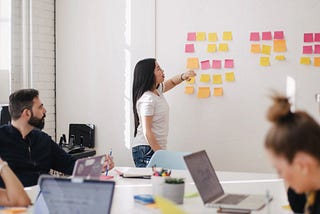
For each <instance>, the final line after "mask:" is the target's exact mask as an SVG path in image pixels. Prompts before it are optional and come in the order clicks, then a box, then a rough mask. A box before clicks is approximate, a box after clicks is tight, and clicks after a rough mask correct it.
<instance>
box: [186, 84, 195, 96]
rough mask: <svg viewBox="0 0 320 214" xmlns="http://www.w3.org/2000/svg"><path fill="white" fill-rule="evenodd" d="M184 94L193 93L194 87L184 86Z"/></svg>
mask: <svg viewBox="0 0 320 214" xmlns="http://www.w3.org/2000/svg"><path fill="white" fill-rule="evenodd" d="M184 93H185V94H193V93H194V87H193V86H186V88H185V89H184Z"/></svg>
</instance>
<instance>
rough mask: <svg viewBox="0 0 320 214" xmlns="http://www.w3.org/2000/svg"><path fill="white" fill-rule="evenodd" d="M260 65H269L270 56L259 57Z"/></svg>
mask: <svg viewBox="0 0 320 214" xmlns="http://www.w3.org/2000/svg"><path fill="white" fill-rule="evenodd" d="M260 65H261V66H269V65H270V58H269V57H260Z"/></svg>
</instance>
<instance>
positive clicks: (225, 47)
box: [218, 43, 229, 52]
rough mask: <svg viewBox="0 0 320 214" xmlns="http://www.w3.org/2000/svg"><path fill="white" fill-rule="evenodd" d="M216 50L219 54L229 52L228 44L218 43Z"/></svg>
mask: <svg viewBox="0 0 320 214" xmlns="http://www.w3.org/2000/svg"><path fill="white" fill-rule="evenodd" d="M218 50H219V51H220V52H227V51H228V50H229V47H228V43H220V44H219V49H218Z"/></svg>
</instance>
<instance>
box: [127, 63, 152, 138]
mask: <svg viewBox="0 0 320 214" xmlns="http://www.w3.org/2000/svg"><path fill="white" fill-rule="evenodd" d="M155 67H156V59H153V58H150V59H143V60H141V61H139V62H138V63H137V64H136V67H135V68H134V76H133V85H132V103H133V106H132V107H133V115H134V136H136V135H137V129H138V126H139V123H140V121H139V117H138V112H137V101H138V99H139V98H140V97H141V96H142V95H143V93H144V92H146V91H149V90H151V89H152V88H153V87H154V84H155V77H154V69H155Z"/></svg>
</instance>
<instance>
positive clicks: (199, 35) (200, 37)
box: [196, 32, 206, 41]
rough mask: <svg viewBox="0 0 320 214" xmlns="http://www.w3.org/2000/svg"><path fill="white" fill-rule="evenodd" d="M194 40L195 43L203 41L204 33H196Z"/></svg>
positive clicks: (204, 38)
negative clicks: (195, 39) (195, 40)
mask: <svg viewBox="0 0 320 214" xmlns="http://www.w3.org/2000/svg"><path fill="white" fill-rule="evenodd" d="M196 38H197V41H205V40H206V32H197V35H196Z"/></svg>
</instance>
